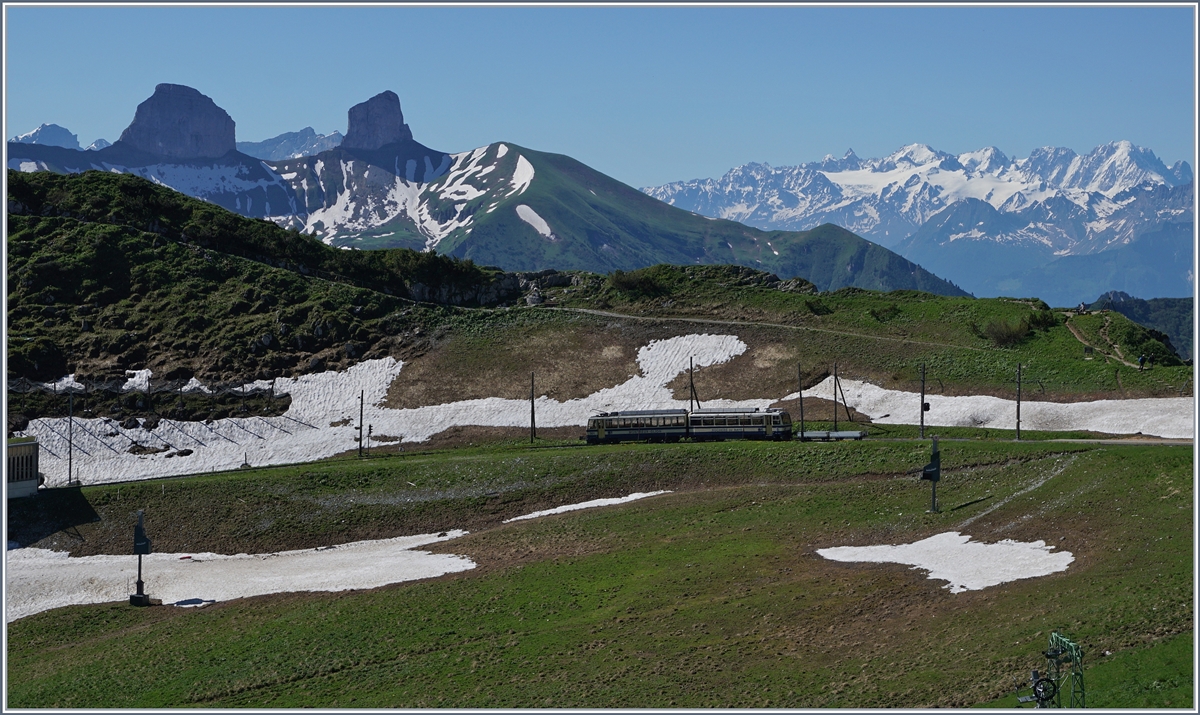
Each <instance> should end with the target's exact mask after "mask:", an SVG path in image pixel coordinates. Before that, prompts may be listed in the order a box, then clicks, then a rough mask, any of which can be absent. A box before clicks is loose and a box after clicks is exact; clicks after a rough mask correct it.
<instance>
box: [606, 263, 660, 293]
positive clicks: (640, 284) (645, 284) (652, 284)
mask: <svg viewBox="0 0 1200 715" xmlns="http://www.w3.org/2000/svg"><path fill="white" fill-rule="evenodd" d="M608 282H609V283H611V284H612V287H613V288H616V289H617V290H619V291H621V292H622V293H629V294H632V295H643V296H654V295H661V294H662V293H664V292H665V288H664V286H663V285H661V284H660V283H659V282H658V281H657V280H656V279H655V276H654V275H653V274H651V273H650V272H649V270H648V269H641V270H637V271H628V272H626V271H622V270H620V269H618V270H615V271H613V272H612V273H610V274H609V275H608Z"/></svg>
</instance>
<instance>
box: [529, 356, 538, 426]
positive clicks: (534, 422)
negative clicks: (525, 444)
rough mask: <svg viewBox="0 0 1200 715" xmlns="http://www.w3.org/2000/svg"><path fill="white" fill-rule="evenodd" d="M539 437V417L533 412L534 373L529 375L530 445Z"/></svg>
mask: <svg viewBox="0 0 1200 715" xmlns="http://www.w3.org/2000/svg"><path fill="white" fill-rule="evenodd" d="M535 437H537V415H536V414H535V413H534V410H533V373H532V372H531V373H529V443H530V444H533V440H534V438H535Z"/></svg>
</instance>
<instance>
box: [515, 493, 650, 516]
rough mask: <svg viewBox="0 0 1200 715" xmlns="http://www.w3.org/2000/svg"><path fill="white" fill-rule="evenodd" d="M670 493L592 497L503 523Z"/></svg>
mask: <svg viewBox="0 0 1200 715" xmlns="http://www.w3.org/2000/svg"><path fill="white" fill-rule="evenodd" d="M670 493H671V490H670V489H663V490H661V491H657V492H636V493H634V494H630V495H629V496H627V497H618V498H615V499H593V500H591V501H585V502H580V503H579V504H567V505H566V506H559V507H555V508H553V509H545V510H543V511H535V512H533V513H532V514H525V515H523V516H514V517H513V518H511V519H505V520H504V523H505V524H507V523H509V522H510V521H521V520H522V519H536V518H538V517H539V516H548V515H550V514H562V513H565V512H568V511H577V510H579V509H592V508H594V507H598V506H612V505H613V504H624V503H626V502H631V501H636V500H638V499H645V498H646V497H656V496H658V495H659V494H670Z"/></svg>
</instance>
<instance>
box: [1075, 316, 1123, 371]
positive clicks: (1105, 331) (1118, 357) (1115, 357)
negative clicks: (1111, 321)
mask: <svg viewBox="0 0 1200 715" xmlns="http://www.w3.org/2000/svg"><path fill="white" fill-rule="evenodd" d="M1067 330H1070V331H1071V335H1074V336H1075V339H1076V340H1078V341H1079V342H1080V343H1082V344H1083V345H1084V346H1085V347H1089V348H1091V349H1092V350H1095V351H1096V352H1098V353H1100V354H1101V355H1103V356H1104V357H1106V358H1109V359H1110V360H1116V361H1117V362H1119V363H1121V364H1122V365H1127V366H1129V367H1137V365H1136V364H1135V363H1131V362H1129V361H1128V360H1126V359H1125V356H1124V355H1121V354H1120V349H1119V348H1117V346H1116V345H1113V344H1112V342H1111V341H1109V340H1108V322H1107V320H1106V322H1105V323H1104V328H1103V329H1101V331H1100V333H1101V335H1102V336H1104V340H1105V341H1106V342H1108V344H1109V347H1111V348H1113V350H1115V351H1116V352H1117V354H1116V355H1113V354H1111V353H1106V352H1104V351H1103V350H1101V349H1100V348H1098V347H1096V346H1095V345H1092V344H1091V343H1089V342H1088V341H1087V340H1086V339H1084V337H1083V335H1082V334H1081V333H1080V332H1079V329H1078V328H1076V327H1075V326H1074V325H1071V319H1070V317H1069V316H1068V318H1067Z"/></svg>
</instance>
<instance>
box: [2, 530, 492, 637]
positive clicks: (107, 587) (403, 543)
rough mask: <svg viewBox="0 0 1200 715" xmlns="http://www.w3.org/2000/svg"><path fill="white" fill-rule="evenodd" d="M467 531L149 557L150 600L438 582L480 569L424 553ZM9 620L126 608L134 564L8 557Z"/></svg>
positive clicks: (43, 554)
mask: <svg viewBox="0 0 1200 715" xmlns="http://www.w3.org/2000/svg"><path fill="white" fill-rule="evenodd" d="M465 533H466V532H464V531H450V532H443V533H442V534H441V535H436V536H435V535H433V534H421V535H417V536H401V537H397V538H393V539H381V540H377V541H356V542H352V543H349V544H340V545H337V546H328V547H324V548H318V549H303V550H298V551H281V552H278V553H271V554H237V555H235V556H226V555H222V554H211V553H190V554H150V555H148V556H145V557H143V562H142V580H143V581H144V582H145V585H146V593H148V594H150V595H151V596H153V597H155V598H161V599H162V602H163V603H164V604H172V605H177V606H188V605H204V604H207V603H211V602H214V601H228V600H230V599H234V598H246V597H248V596H260V595H263V594H269V593H288V592H295V591H345V590H348V589H360V588H376V587H379V586H386V585H387V584H391V583H400V582H402V581H413V580H416V579H423V578H433V577H435V576H441V575H442V574H447V573H456V572H459V571H467V570H469V569H473V568H475V563H474V562H473V561H471V560H470V559H468V558H466V557H463V556H455V555H452V554H433V553H430V552H427V551H417V550H416V549H417V548H418V547H421V546H424V545H426V544H432V543H436V542H439V541H446V540H448V539H453V538H456V537H459V536H462V535H463V534H465ZM4 570H5V589H4V590H5V606H6V609H5V619H6V621H7V622H9V623H11V622H13V621H15V620H17V619H18V618H24V617H25V616H29V615H32V614H34V613H40V612H42V611H47V610H49V609H51V608H58V607H61V606H71V605H78V604H86V603H109V602H113V601H127V600H128V598H129V594H131V593H134V591H135V590H136V588H135V585H134V581H135V580H136V579H137V570H138V560H137V558H135V557H133V556H112V555H102V556H83V557H78V558H70V557H69V556H68V554H67V553H66V552H62V551H50V550H48V549H34V548H24V549H21V548H18V549H13V550H10V551H8V552H6V558H5V569H4Z"/></svg>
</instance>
